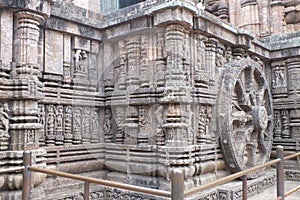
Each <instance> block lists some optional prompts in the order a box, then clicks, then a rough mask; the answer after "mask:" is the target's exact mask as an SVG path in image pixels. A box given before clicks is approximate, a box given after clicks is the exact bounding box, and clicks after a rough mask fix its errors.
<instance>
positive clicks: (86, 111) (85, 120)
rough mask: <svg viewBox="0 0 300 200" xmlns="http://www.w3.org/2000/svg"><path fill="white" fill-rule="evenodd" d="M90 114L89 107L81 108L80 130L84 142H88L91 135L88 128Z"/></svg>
mask: <svg viewBox="0 0 300 200" xmlns="http://www.w3.org/2000/svg"><path fill="white" fill-rule="evenodd" d="M90 114H91V110H90V109H89V108H85V109H84V110H83V117H82V119H83V120H82V125H83V132H82V135H83V138H82V139H83V140H84V142H89V140H90V138H91V136H90V133H91V130H90V117H91V116H90Z"/></svg>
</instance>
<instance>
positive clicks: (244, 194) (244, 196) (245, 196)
mask: <svg viewBox="0 0 300 200" xmlns="http://www.w3.org/2000/svg"><path fill="white" fill-rule="evenodd" d="M247 192H248V186H247V175H245V176H243V200H247V198H248V194H247Z"/></svg>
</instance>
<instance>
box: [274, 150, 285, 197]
mask: <svg viewBox="0 0 300 200" xmlns="http://www.w3.org/2000/svg"><path fill="white" fill-rule="evenodd" d="M283 154H284V153H283V146H281V145H278V146H277V149H276V157H277V158H280V162H279V163H277V164H276V175H277V197H280V198H281V199H282V200H284V163H283Z"/></svg>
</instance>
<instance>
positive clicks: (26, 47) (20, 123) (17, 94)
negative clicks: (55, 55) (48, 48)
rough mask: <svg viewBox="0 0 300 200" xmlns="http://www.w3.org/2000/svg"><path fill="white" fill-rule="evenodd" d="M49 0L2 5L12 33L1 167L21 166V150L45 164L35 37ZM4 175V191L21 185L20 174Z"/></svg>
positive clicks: (36, 177)
mask: <svg viewBox="0 0 300 200" xmlns="http://www.w3.org/2000/svg"><path fill="white" fill-rule="evenodd" d="M20 2H21V3H20ZM51 2H52V1H51V0H39V1H34V0H26V1H10V3H9V6H11V7H13V8H11V7H7V8H6V9H8V10H9V9H11V11H12V12H14V15H13V17H14V19H13V23H14V33H13V57H12V69H11V76H10V77H11V78H10V79H9V80H7V82H8V85H9V90H10V91H9V95H8V97H7V98H8V100H9V103H8V107H9V109H10V111H11V117H10V120H9V122H10V124H9V129H10V131H9V133H10V144H9V149H8V151H6V152H4V154H2V158H4V159H2V162H3V163H2V166H4V168H9V167H14V166H22V159H23V158H22V157H23V151H24V150H30V151H31V152H32V155H33V158H32V164H33V165H36V166H38V167H45V166H46V161H45V159H44V158H42V157H43V156H44V155H45V154H46V151H45V150H43V149H39V136H40V135H43V133H42V132H41V131H42V128H43V125H42V124H43V120H42V118H43V117H44V116H41V114H39V108H38V102H39V101H40V100H41V99H43V97H44V96H43V94H42V93H41V88H42V83H41V82H40V81H39V79H38V75H39V73H40V69H41V68H42V67H41V66H40V63H39V61H40V60H39V58H40V57H42V56H41V55H40V53H41V52H39V45H40V44H39V40H40V33H41V29H40V25H41V24H42V22H43V21H44V18H45V17H47V15H48V14H50V3H51ZM16 88H17V89H16ZM4 108H5V107H4ZM39 115H40V116H39ZM39 117H40V118H39ZM41 140H43V138H41ZM6 160H8V162H6ZM5 176H6V177H5ZM4 177H5V179H4V180H5V185H6V186H4V188H5V189H6V190H20V189H21V188H22V173H12V174H7V175H4ZM45 178H46V175H44V174H38V173H34V174H33V176H32V182H31V183H32V185H37V184H40V183H41V182H43V180H45ZM1 189H2V188H1ZM1 189H0V190H1ZM38 190H39V189H38ZM40 190H43V188H41V189H40ZM1 191H2V190H1ZM1 195H2V194H1ZM2 197H3V198H4V199H19V198H20V196H19V193H18V192H15V191H11V192H10V191H8V192H7V193H6V194H5V193H4V196H3V195H2Z"/></svg>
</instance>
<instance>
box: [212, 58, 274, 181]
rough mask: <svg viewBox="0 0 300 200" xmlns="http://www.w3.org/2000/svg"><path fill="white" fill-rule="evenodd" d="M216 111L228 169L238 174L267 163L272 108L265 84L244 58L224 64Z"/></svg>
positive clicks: (252, 63) (258, 68) (260, 72)
mask: <svg viewBox="0 0 300 200" xmlns="http://www.w3.org/2000/svg"><path fill="white" fill-rule="evenodd" d="M217 109H218V129H219V134H220V142H221V146H222V150H223V154H224V156H225V160H226V163H227V165H228V167H229V168H230V170H231V171H232V172H238V171H242V170H246V169H248V168H251V167H253V166H256V165H259V164H262V163H265V162H267V160H268V159H269V156H270V153H271V147H272V138H273V136H272V133H273V121H272V118H273V109H272V99H271V92H270V89H269V85H268V81H267V79H266V77H265V75H264V72H263V70H262V68H261V66H260V65H259V64H258V63H256V62H255V61H253V60H251V59H250V58H244V59H241V60H234V61H232V62H230V63H228V64H226V66H225V69H224V74H223V79H222V82H221V85H220V92H219V96H218V105H217ZM262 172H263V170H260V171H257V172H253V173H251V174H249V175H248V178H256V177H258V176H259V175H260V174H261V173H262Z"/></svg>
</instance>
